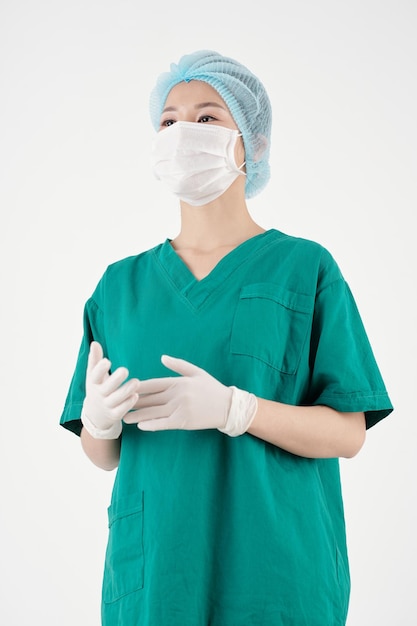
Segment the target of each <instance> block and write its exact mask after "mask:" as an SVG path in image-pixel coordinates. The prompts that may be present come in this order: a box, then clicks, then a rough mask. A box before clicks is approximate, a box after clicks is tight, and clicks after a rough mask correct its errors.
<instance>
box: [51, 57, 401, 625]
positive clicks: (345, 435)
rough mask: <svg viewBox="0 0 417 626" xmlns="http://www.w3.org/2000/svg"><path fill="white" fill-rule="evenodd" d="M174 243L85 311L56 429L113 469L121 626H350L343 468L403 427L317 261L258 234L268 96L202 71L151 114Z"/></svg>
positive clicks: (217, 60)
mask: <svg viewBox="0 0 417 626" xmlns="http://www.w3.org/2000/svg"><path fill="white" fill-rule="evenodd" d="M151 117H152V121H153V124H154V126H155V129H156V130H157V131H158V132H157V135H156V138H155V144H154V146H153V155H152V159H153V169H154V173H155V175H156V176H157V178H159V179H160V180H161V181H162V182H163V183H165V184H166V185H168V187H169V188H170V189H171V190H172V192H173V193H174V194H175V195H176V196H177V197H178V198H179V202H180V206H181V229H180V232H179V234H178V236H177V237H176V238H175V239H173V240H169V239H166V240H165V241H164V242H163V243H162V244H161V245H158V246H156V247H155V248H153V249H151V250H148V251H146V252H143V253H142V254H139V255H137V256H133V257H129V258H126V259H123V260H121V261H119V262H117V263H114V264H112V265H110V266H109V267H108V268H107V269H106V271H105V273H104V275H103V277H102V279H101V280H100V282H99V284H98V285H97V287H96V289H95V291H94V293H93V294H92V296H91V298H90V299H89V300H88V302H87V303H86V307H85V316H84V321H85V332H84V337H83V340H82V344H81V348H80V353H79V358H78V362H77V366H76V369H75V373H74V376H73V380H72V383H71V386H70V389H69V393H68V398H67V402H66V405H65V409H64V412H63V415H62V417H61V424H62V425H63V426H65V427H66V428H68V429H70V430H72V431H73V432H75V433H77V434H78V435H81V442H82V445H83V448H84V450H85V452H86V454H87V455H88V456H89V458H90V459H91V460H92V462H93V463H95V464H96V465H98V466H99V467H101V468H103V469H106V470H111V469H114V468H116V467H117V468H118V470H117V474H116V478H115V483H114V489H113V494H112V500H111V505H110V507H109V541H108V547H107V553H106V559H105V571H104V580H103V603H102V607H103V608H102V623H103V624H104V625H106V626H114V625H115V624H117V625H118V626H124V625H125V626H139V625H140V626H156V625H157V626H209V625H210V626H250V625H254V626H255V625H256V626H284V625H285V626H304V625H305V626H307V625H308V626H342V625H343V624H345V622H346V615H347V610H348V600H349V589H350V582H349V566H348V557H347V548H346V537H345V524H344V516H343V502H342V496H341V488H340V477H339V465H338V457H352V456H354V455H355V454H357V452H358V451H359V450H360V449H361V447H362V445H363V443H364V439H365V431H366V428H369V427H371V426H373V425H374V424H375V423H377V422H378V421H379V420H381V419H382V418H384V417H385V416H387V415H388V414H389V413H390V412H391V411H392V405H391V402H390V400H389V397H388V395H387V392H386V390H385V386H384V383H383V381H382V378H381V375H380V372H379V369H378V366H377V364H376V362H375V359H374V356H373V353H372V349H371V347H370V345H369V342H368V339H367V336H366V333H365V330H364V328H363V325H362V323H361V319H360V316H359V313H358V311H357V308H356V306H355V302H354V300H353V298H352V295H351V292H350V290H349V287H348V285H347V284H346V282H345V280H344V279H343V276H342V274H341V272H340V269H339V268H338V266H337V264H336V262H335V261H334V259H333V258H332V256H331V255H330V254H329V252H328V251H327V250H325V249H324V248H323V247H322V246H320V245H319V244H317V243H314V242H312V241H308V240H304V239H300V238H297V237H293V236H289V235H287V234H284V233H282V232H279V231H278V230H275V229H270V230H264V229H263V228H262V227H261V226H259V225H258V224H257V223H255V221H254V220H253V219H252V217H251V215H250V213H249V211H248V208H247V204H246V199H247V198H250V197H252V196H254V195H255V194H257V193H259V192H260V191H261V190H262V189H263V188H264V186H265V185H266V183H267V181H268V178H269V165H268V158H269V145H270V130H271V109H270V103H269V99H268V96H267V94H266V92H265V89H264V87H263V85H262V84H261V82H260V81H259V79H258V78H257V77H256V76H254V75H253V74H252V72H250V71H249V70H248V69H247V68H246V67H244V66H242V65H241V64H240V63H238V62H236V61H235V60H233V59H230V58H227V57H224V56H222V55H220V54H218V53H216V52H213V51H205V50H203V51H199V52H196V53H193V54H190V55H186V56H184V57H183V58H182V59H180V61H179V63H178V64H177V65H175V64H173V65H171V68H170V71H169V72H167V73H164V74H162V75H161V76H160V77H159V79H158V81H157V84H156V86H155V88H154V90H153V92H152V94H151Z"/></svg>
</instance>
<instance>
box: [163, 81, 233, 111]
mask: <svg viewBox="0 0 417 626" xmlns="http://www.w3.org/2000/svg"><path fill="white" fill-rule="evenodd" d="M200 102H216V103H217V104H219V105H221V106H222V107H224V108H225V109H226V110H228V108H227V105H226V103H225V102H224V100H223V98H222V97H221V96H220V95H219V93H218V92H217V91H216V90H215V89H214V87H212V86H211V85H209V84H208V83H205V82H203V81H201V80H191V81H190V82H188V83H186V82H181V83H178V84H177V85H174V87H173V88H172V89H171V91H170V92H169V94H168V96H167V99H166V101H165V105H164V109H165V107H167V106H183V105H190V104H191V105H192V104H197V103H200Z"/></svg>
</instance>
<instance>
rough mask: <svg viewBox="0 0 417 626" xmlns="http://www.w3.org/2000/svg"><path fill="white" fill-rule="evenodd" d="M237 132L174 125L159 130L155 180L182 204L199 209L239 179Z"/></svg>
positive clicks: (210, 126) (154, 158) (198, 125)
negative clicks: (236, 149)
mask: <svg viewBox="0 0 417 626" xmlns="http://www.w3.org/2000/svg"><path fill="white" fill-rule="evenodd" d="M240 136H241V135H239V132H238V131H237V130H233V129H231V128H225V127H224V126H217V125H215V124H202V123H200V122H175V123H174V124H172V125H171V126H168V127H167V128H165V129H163V130H161V131H159V133H158V134H157V136H156V138H155V141H154V145H153V150H152V168H153V172H154V174H155V176H156V178H157V179H158V180H162V181H163V182H164V183H165V184H166V185H167V187H168V188H169V189H170V190H171V191H172V193H174V194H175V195H176V196H178V197H179V198H180V199H181V200H183V201H184V202H187V203H188V204H191V205H192V206H202V205H203V204H207V202H211V201H212V200H215V199H216V198H218V197H219V196H221V195H222V193H223V192H224V191H226V189H228V187H230V185H231V184H232V183H233V181H234V180H236V178H237V177H238V176H245V173H244V172H242V170H241V168H242V167H243V165H244V163H242V165H241V166H240V167H237V165H236V162H235V145H236V141H237V138H238V137H240Z"/></svg>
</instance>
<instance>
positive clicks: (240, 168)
mask: <svg viewBox="0 0 417 626" xmlns="http://www.w3.org/2000/svg"><path fill="white" fill-rule="evenodd" d="M238 137H243V133H238V134H237V135H236V141H237V139H238ZM242 142H243V140H242ZM235 145H236V142H235ZM243 147H244V146H243ZM233 160H234V161H235V163H236V160H235V159H233ZM245 165H246V161H243V163H242V165H239V167H237V165H236V167H237V169H238V170H239V174H242V176H246V172H243V171H242V167H244V166H245Z"/></svg>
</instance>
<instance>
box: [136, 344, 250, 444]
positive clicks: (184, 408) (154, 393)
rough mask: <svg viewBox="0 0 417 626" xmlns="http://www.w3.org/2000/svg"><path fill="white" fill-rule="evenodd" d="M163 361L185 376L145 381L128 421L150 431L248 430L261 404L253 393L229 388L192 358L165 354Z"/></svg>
mask: <svg viewBox="0 0 417 626" xmlns="http://www.w3.org/2000/svg"><path fill="white" fill-rule="evenodd" d="M162 363H163V364H164V365H165V366H166V367H167V368H169V369H170V370H172V371H174V372H176V373H177V374H181V376H175V377H169V378H152V379H150V380H143V381H141V382H140V384H139V394H140V397H139V400H138V401H137V402H136V404H135V406H134V408H135V409H137V410H135V411H132V412H130V413H129V414H128V415H126V416H125V418H124V421H125V422H126V423H128V424H133V423H137V425H138V428H140V429H141V430H148V431H149V430H151V431H156V430H172V429H181V430H202V429H206V428H217V429H218V430H220V431H222V432H224V433H226V434H227V435H230V436H232V437H236V436H237V435H241V434H243V433H244V432H246V431H247V429H248V428H249V426H250V424H251V422H252V420H253V418H254V417H255V413H256V410H257V406H258V404H257V399H256V397H255V396H254V395H253V394H251V393H248V392H247V391H242V390H241V389H237V388H236V387H226V386H225V385H223V384H222V383H220V382H219V381H218V380H216V379H215V378H213V376H211V375H210V374H208V373H207V372H206V371H205V370H203V369H201V368H200V367H197V366H196V365H193V364H192V363H189V362H188V361H184V360H182V359H176V358H174V357H170V356H165V355H164V356H163V357H162Z"/></svg>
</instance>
